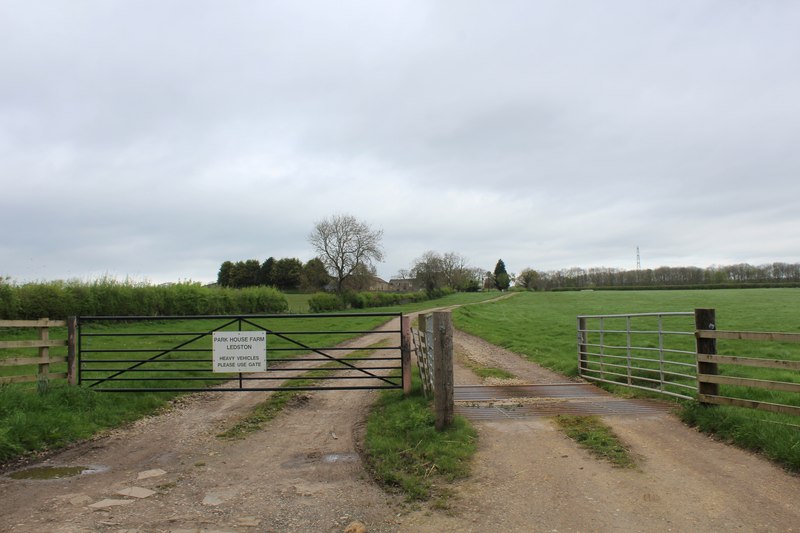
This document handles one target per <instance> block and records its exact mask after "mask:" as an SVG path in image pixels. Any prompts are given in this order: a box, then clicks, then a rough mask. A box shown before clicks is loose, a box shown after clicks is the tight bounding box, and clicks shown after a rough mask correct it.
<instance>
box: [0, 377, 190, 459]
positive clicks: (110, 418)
mask: <svg viewBox="0 0 800 533" xmlns="http://www.w3.org/2000/svg"><path fill="white" fill-rule="evenodd" d="M172 397H175V395H174V394H167V393H135V394H131V393H119V394H100V393H96V392H94V391H92V390H88V389H86V388H81V387H70V386H68V385H67V384H66V383H63V382H62V383H51V385H50V390H49V391H48V392H47V394H37V393H36V390H35V388H33V389H31V387H22V386H15V385H5V386H0V463H3V462H6V461H10V460H12V459H16V458H20V457H25V456H29V455H31V454H33V453H35V452H42V451H47V450H52V449H56V448H60V447H63V446H66V445H67V444H69V443H70V442H74V441H76V440H81V439H86V438H89V437H91V436H92V435H94V434H95V433H97V432H99V431H102V430H106V429H110V428H113V427H117V426H120V425H123V424H126V423H128V422H132V421H133V420H136V419H138V418H141V417H143V416H146V415H150V414H152V413H154V412H155V411H156V410H157V409H158V408H160V407H162V406H164V405H165V404H166V402H167V400H168V399H169V398H172Z"/></svg>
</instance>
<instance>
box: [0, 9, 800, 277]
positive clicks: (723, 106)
mask: <svg viewBox="0 0 800 533" xmlns="http://www.w3.org/2000/svg"><path fill="white" fill-rule="evenodd" d="M798 27H800V4H798V3H793V2H781V1H769V0H767V1H764V2H750V1H744V0H741V1H737V0H733V1H728V0H725V1H722V0H720V1H697V2H660V3H654V2H637V1H633V0H630V1H614V0H612V1H609V2H590V1H583V2H560V1H550V2H528V1H519V2H501V3H497V2H488V1H480V2H478V1H422V0H416V1H415V0H411V1H408V2H368V1H346V2H337V3H331V2H322V1H313V2H312V1H300V2H244V1H234V2H224V3H220V2H210V1H195V0H192V1H189V0H183V1H174V2H155V1H137V2H129V1H128V2H126V1H122V0H120V1H107V0H103V1H100V0H95V1H92V0H87V1H82V2H74V1H66V0H64V1H57V0H50V1H37V2H30V1H11V0H0V180H2V187H1V188H0V276H2V275H6V276H11V277H12V278H13V279H15V280H18V281H28V280H41V279H56V278H73V277H77V278H88V277H91V276H96V275H103V274H110V275H113V276H117V277H125V276H133V277H135V278H146V279H149V280H152V281H175V280H178V279H194V280H198V281H212V280H214V279H215V278H216V273H217V270H218V268H219V265H220V264H221V263H222V262H223V261H225V260H233V261H236V260H243V259H249V258H256V259H259V260H262V261H263V260H264V259H266V258H267V257H269V256H275V257H279V258H280V257H298V258H300V259H301V260H304V261H305V260H308V259H310V258H311V257H312V256H313V250H312V249H311V246H310V245H309V244H308V243H307V242H306V237H307V235H308V234H309V233H310V231H311V229H312V227H313V224H314V222H315V221H317V220H320V219H322V218H325V217H327V216H329V215H331V214H335V213H349V214H353V215H354V216H356V217H357V218H359V219H362V220H365V221H367V222H368V223H370V224H371V225H372V226H373V227H375V228H382V229H383V230H384V232H385V236H384V245H385V248H386V252H387V253H386V262H385V263H383V264H381V265H378V271H379V273H380V274H381V275H382V276H383V277H386V278H388V277H390V276H393V275H394V274H395V273H396V272H397V271H398V270H399V269H402V268H409V267H410V266H411V262H412V260H413V259H414V258H416V257H418V256H420V255H421V254H422V253H423V252H425V251H426V250H437V251H439V252H446V251H457V252H459V253H461V254H463V255H465V256H466V257H468V258H469V260H470V262H471V263H472V264H473V265H474V266H478V267H482V268H485V269H487V270H491V269H492V268H493V267H494V264H495V263H496V261H497V259H498V258H502V259H503V260H504V261H505V263H506V265H507V266H508V268H509V271H511V272H518V271H520V270H522V269H523V268H526V267H533V268H536V269H539V270H549V269H559V268H565V267H570V266H583V267H591V266H614V267H621V268H633V267H634V266H635V260H636V256H635V254H636V246H640V248H641V254H642V262H643V266H645V267H657V266H661V265H669V266H678V265H695V266H700V267H705V266H709V265H711V264H723V263H738V262H749V263H753V264H760V263H764V262H772V261H785V262H798V261H800V240H798V239H797V237H796V234H797V228H798V227H800V210H799V209H798V200H797V199H798V198H800V185H799V183H800V180H798V176H799V175H800V172H799V171H800V151H798V150H797V148H796V146H795V145H796V142H797V139H798V138H800V98H798V97H797V95H798V94H800V68H798V67H800V59H798V58H800V33H798V31H797V28H798Z"/></svg>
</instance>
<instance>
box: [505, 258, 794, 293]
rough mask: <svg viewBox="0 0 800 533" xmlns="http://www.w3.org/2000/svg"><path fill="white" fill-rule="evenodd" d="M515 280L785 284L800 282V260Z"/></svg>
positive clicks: (582, 284)
mask: <svg viewBox="0 0 800 533" xmlns="http://www.w3.org/2000/svg"><path fill="white" fill-rule="evenodd" d="M515 281H516V286H518V287H522V288H525V289H531V290H534V289H535V290H558V289H585V288H595V287H598V288H628V287H631V288H637V287H641V288H647V287H669V286H673V287H691V286H704V285H708V286H714V285H716V286H719V285H723V286H741V285H752V284H756V285H758V284H766V285H770V284H771V285H786V284H797V283H800V263H768V264H763V265H750V264H748V263H738V264H735V265H713V266H710V267H707V268H699V267H691V266H690V267H667V266H663V267H658V268H655V269H649V268H648V269H640V270H623V269H617V268H607V267H597V268H588V269H584V268H578V267H573V268H567V269H561V270H551V271H546V272H543V271H537V270H534V269H531V268H526V269H524V270H523V271H522V272H520V273H519V275H517V276H516V278H515Z"/></svg>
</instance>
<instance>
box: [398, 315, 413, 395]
mask: <svg viewBox="0 0 800 533" xmlns="http://www.w3.org/2000/svg"><path fill="white" fill-rule="evenodd" d="M400 359H401V362H400V364H401V366H402V367H403V370H402V372H403V394H405V395H406V396H408V395H409V394H411V320H410V318H409V317H408V315H401V316H400Z"/></svg>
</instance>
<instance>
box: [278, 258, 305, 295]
mask: <svg viewBox="0 0 800 533" xmlns="http://www.w3.org/2000/svg"><path fill="white" fill-rule="evenodd" d="M302 274H303V263H301V262H300V260H299V259H294V258H288V257H286V258H283V259H278V260H277V261H276V262H275V266H274V267H273V268H272V279H273V281H274V283H275V286H276V287H278V289H280V290H282V291H293V290H297V289H298V288H299V287H300V277H301V275H302Z"/></svg>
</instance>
